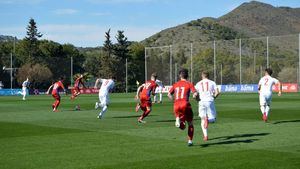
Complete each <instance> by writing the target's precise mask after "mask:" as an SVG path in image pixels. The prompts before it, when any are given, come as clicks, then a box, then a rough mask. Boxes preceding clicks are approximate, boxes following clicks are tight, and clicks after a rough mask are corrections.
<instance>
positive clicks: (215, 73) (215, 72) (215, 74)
mask: <svg viewBox="0 0 300 169" xmlns="http://www.w3.org/2000/svg"><path fill="white" fill-rule="evenodd" d="M216 80H217V70H216V41H215V40H214V81H216Z"/></svg>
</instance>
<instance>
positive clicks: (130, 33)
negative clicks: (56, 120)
mask: <svg viewBox="0 0 300 169" xmlns="http://www.w3.org/2000/svg"><path fill="white" fill-rule="evenodd" d="M243 2H249V1H245V0H0V35H11V36H16V37H17V38H24V37H25V35H26V26H27V25H28V21H29V19H30V18H33V19H34V20H35V21H36V22H37V26H38V30H39V31H40V32H41V33H42V34H43V39H48V40H53V41H56V42H59V43H71V44H74V45H75V46H78V47H96V46H101V45H102V44H103V41H104V32H105V31H107V30H108V29H109V28H111V33H112V36H115V34H116V32H117V30H124V33H125V36H127V37H128V40H130V41H141V40H143V39H145V38H147V37H149V36H151V35H153V34H155V33H157V32H159V31H161V30H163V29H166V28H169V27H173V26H177V25H179V24H183V23H186V22H189V21H191V20H195V19H199V18H202V17H220V16H222V15H224V14H226V13H228V12H230V11H231V10H233V9H234V8H236V7H238V6H239V5H240V4H242V3H243ZM261 2H264V3H268V4H271V5H273V6H289V7H293V8H296V7H300V0H262V1H261Z"/></svg>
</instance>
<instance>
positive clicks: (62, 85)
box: [60, 83, 68, 95]
mask: <svg viewBox="0 0 300 169" xmlns="http://www.w3.org/2000/svg"><path fill="white" fill-rule="evenodd" d="M60 87H61V88H62V89H63V91H64V92H65V94H66V95H68V93H67V90H66V88H65V86H64V84H62V83H61V85H60Z"/></svg>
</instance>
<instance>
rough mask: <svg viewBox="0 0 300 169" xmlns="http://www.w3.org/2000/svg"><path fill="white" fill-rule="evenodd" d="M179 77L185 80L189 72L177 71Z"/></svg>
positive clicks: (185, 70) (184, 70)
mask: <svg viewBox="0 0 300 169" xmlns="http://www.w3.org/2000/svg"><path fill="white" fill-rule="evenodd" d="M179 76H180V77H181V78H184V79H187V78H188V77H189V71H188V70H187V69H184V68H182V69H180V70H179Z"/></svg>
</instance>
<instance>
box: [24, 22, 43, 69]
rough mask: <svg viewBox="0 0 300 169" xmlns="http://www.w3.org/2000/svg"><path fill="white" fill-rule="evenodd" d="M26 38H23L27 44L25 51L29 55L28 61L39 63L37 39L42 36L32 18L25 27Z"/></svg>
mask: <svg viewBox="0 0 300 169" xmlns="http://www.w3.org/2000/svg"><path fill="white" fill-rule="evenodd" d="M26 29H27V36H26V37H25V41H26V42H27V43H26V44H27V45H26V46H27V50H28V55H29V58H28V59H29V61H30V62H31V63H33V62H39V61H38V60H37V58H38V56H37V55H38V38H41V37H42V36H43V34H41V33H40V32H38V29H37V25H36V22H35V21H34V19H33V18H30V20H29V25H28V26H27V28H26Z"/></svg>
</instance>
